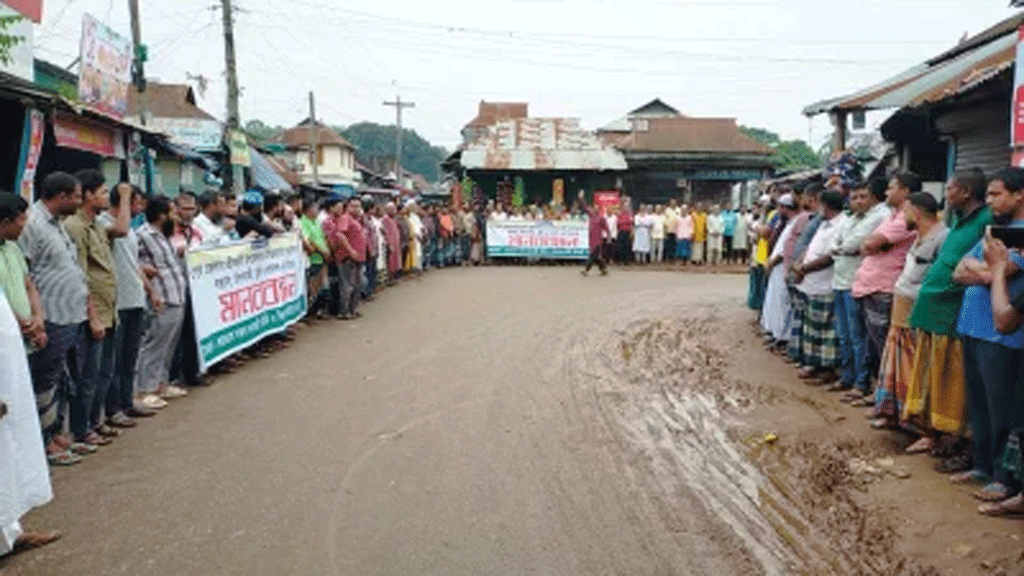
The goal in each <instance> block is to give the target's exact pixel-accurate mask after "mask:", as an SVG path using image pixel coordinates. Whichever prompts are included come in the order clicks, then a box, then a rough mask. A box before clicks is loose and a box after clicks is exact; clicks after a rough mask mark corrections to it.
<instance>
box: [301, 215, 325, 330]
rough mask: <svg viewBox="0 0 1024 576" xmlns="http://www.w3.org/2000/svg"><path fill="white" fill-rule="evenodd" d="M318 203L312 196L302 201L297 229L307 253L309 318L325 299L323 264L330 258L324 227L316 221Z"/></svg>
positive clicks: (321, 305) (313, 315)
mask: <svg viewBox="0 0 1024 576" xmlns="http://www.w3.org/2000/svg"><path fill="white" fill-rule="evenodd" d="M319 210H320V205H319V204H318V203H317V201H316V200H315V199H313V198H312V197H310V198H305V199H304V200H303V201H302V217H301V218H299V230H301V231H302V245H303V247H304V248H305V250H306V254H308V255H309V263H308V264H307V266H306V284H307V285H308V286H309V300H310V302H309V311H308V312H307V315H308V316H309V317H310V318H313V317H315V316H316V314H317V313H318V312H319V311H320V309H321V308H322V307H323V305H324V303H325V302H326V301H327V291H326V290H325V289H324V288H326V286H327V267H326V266H325V264H326V263H327V262H329V261H330V259H331V249H330V247H329V246H328V245H327V236H325V235H324V229H323V227H322V226H320V223H319V222H317V221H316V215H317V212H318V211H319Z"/></svg>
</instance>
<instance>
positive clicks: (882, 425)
mask: <svg viewBox="0 0 1024 576" xmlns="http://www.w3.org/2000/svg"><path fill="white" fill-rule="evenodd" d="M869 425H870V426H871V427H872V428H874V429H875V430H889V429H890V428H895V427H896V424H895V423H894V422H893V421H892V420H889V419H888V418H875V419H874V420H872V421H871V422H870V424H869Z"/></svg>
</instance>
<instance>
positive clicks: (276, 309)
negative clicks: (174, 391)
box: [185, 234, 306, 372]
mask: <svg viewBox="0 0 1024 576" xmlns="http://www.w3.org/2000/svg"><path fill="white" fill-rule="evenodd" d="M185 263H186V266H187V268H188V275H189V288H190V290H191V299H192V309H193V310H194V311H195V325H196V334H195V337H196V343H197V346H198V349H199V364H200V367H201V368H202V370H203V372H205V371H206V370H207V369H208V368H209V367H210V366H212V365H213V364H215V363H217V362H219V361H221V360H223V359H224V358H227V357H228V356H230V355H232V354H234V353H236V352H238V351H239V350H242V349H243V348H246V347H248V346H251V345H252V344H254V343H256V342H258V341H259V340H261V339H262V338H264V337H265V336H267V335H269V334H274V333H277V332H281V331H283V330H285V329H286V328H287V327H289V326H291V325H292V324H294V323H296V322H298V321H299V320H301V319H302V317H303V316H305V314H306V253H305V252H304V251H303V249H302V241H301V240H300V239H299V236H298V235H297V234H287V235H282V236H275V237H273V238H270V239H267V240H259V241H255V242H248V241H243V242H237V243H234V244H229V245H226V246H218V247H211V248H204V249H200V250H196V251H192V252H189V253H188V254H186V256H185Z"/></svg>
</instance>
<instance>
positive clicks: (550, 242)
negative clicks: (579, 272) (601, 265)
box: [487, 220, 590, 260]
mask: <svg viewBox="0 0 1024 576" xmlns="http://www.w3.org/2000/svg"><path fill="white" fill-rule="evenodd" d="M587 233H588V229H587V223H586V221H582V220H555V221H548V220H508V221H496V220H491V221H488V222H487V256H488V257H489V258H541V259H545V258H546V259H557V260H586V259H587V257H588V256H589V255H590V250H589V237H588V235H587Z"/></svg>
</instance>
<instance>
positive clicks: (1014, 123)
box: [1010, 26, 1024, 148]
mask: <svg viewBox="0 0 1024 576" xmlns="http://www.w3.org/2000/svg"><path fill="white" fill-rule="evenodd" d="M1010 132H1011V136H1010V144H1011V145H1013V147H1014V148H1021V147H1024V26H1021V27H1020V28H1018V29H1017V59H1016V62H1015V66H1014V71H1013V112H1012V119H1011V120H1010Z"/></svg>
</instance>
